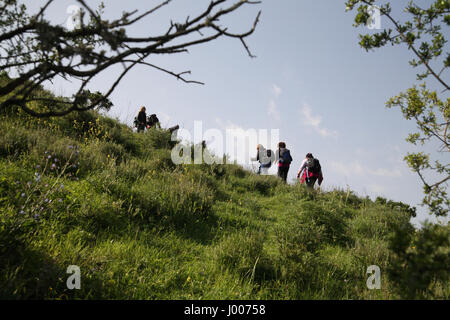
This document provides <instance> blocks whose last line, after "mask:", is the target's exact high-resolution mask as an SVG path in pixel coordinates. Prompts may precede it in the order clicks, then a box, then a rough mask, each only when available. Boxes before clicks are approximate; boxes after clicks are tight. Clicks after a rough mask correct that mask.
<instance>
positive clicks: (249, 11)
mask: <svg viewBox="0 0 450 320" xmlns="http://www.w3.org/2000/svg"><path fill="white" fill-rule="evenodd" d="M23 2H24V3H25V4H26V5H27V6H28V7H29V8H30V11H32V9H35V8H37V7H39V6H40V5H41V4H42V3H43V2H44V1H34V0H33V1H23ZM88 2H89V3H90V4H91V3H92V4H95V3H99V1H88ZM391 2H392V3H393V4H392V7H393V12H394V13H396V12H401V11H402V8H403V7H404V6H405V5H406V4H407V1H401V0H396V1H391ZM104 3H105V6H106V14H107V15H109V16H111V17H118V16H120V15H121V13H122V11H124V10H127V11H131V10H133V9H139V10H140V11H144V10H145V9H148V8H150V7H152V6H154V5H156V4H157V3H158V2H157V1H138V0H128V1H126V2H123V1H120V2H119V1H111V0H106V1H104ZM208 3H209V1H203V0H196V1H188V0H178V1H177V0H174V2H173V3H172V4H170V5H169V6H167V7H164V8H163V9H161V10H160V11H159V12H158V13H157V14H155V15H153V16H151V17H150V18H148V19H146V20H145V22H144V23H141V24H139V25H138V26H136V27H133V29H130V31H129V33H130V34H139V35H144V34H157V33H158V32H164V31H165V30H166V29H167V27H168V25H169V21H170V19H173V20H174V21H184V20H185V18H186V16H187V15H190V16H191V17H193V16H195V14H196V13H199V12H201V11H202V9H203V8H206V6H207V5H208ZM419 3H427V1H419ZM71 4H76V3H75V1H66V0H61V1H57V3H55V4H54V5H52V7H50V9H49V14H48V16H47V17H48V18H49V19H51V20H53V21H55V22H58V23H65V19H67V17H68V14H67V13H66V10H67V7H68V6H69V5H71ZM258 10H262V15H261V18H260V23H259V25H258V27H257V29H256V31H255V33H254V34H253V35H252V36H251V37H250V38H248V39H247V43H248V45H249V46H250V48H251V50H252V53H253V54H255V55H256V56H257V58H255V59H251V58H250V57H249V56H248V55H247V53H246V51H245V50H244V48H243V47H242V45H241V44H240V42H239V41H237V40H235V39H227V38H221V39H219V40H216V41H214V42H210V43H207V44H204V45H201V46H197V47H192V48H191V49H190V50H189V51H190V52H189V54H179V55H171V56H158V57H150V61H152V63H155V64H158V65H160V66H162V67H166V68H168V69H171V70H174V71H178V72H180V71H184V70H191V71H192V75H191V77H192V79H194V80H199V81H202V82H205V85H204V86H200V85H195V84H185V83H183V82H181V81H177V80H176V79H175V78H173V77H171V76H169V75H167V74H164V73H161V72H157V71H156V70H152V69H149V68H146V67H138V68H136V69H134V70H133V71H131V72H130V73H129V74H128V75H127V77H126V78H125V79H124V80H123V82H122V83H121V84H120V85H119V87H118V88H117V89H116V91H115V93H114V94H113V95H112V97H111V100H112V101H113V103H114V105H115V106H114V107H113V109H112V110H111V112H110V114H111V115H112V116H114V117H117V118H119V119H120V120H121V121H123V122H126V123H128V124H130V125H131V123H132V120H133V118H134V116H135V115H136V113H137V111H138V107H139V106H141V105H145V106H146V107H147V112H148V113H156V114H157V115H158V116H159V118H160V120H162V123H163V125H164V126H172V125H175V124H180V125H181V126H182V127H183V128H186V129H187V130H190V131H191V132H193V127H194V121H195V120H200V121H202V122H203V128H204V130H206V129H208V128H218V129H221V130H225V129H226V128H232V127H233V128H243V129H250V128H256V129H279V130H280V131H279V132H280V139H281V140H282V141H285V142H286V143H287V147H288V148H289V149H290V150H291V153H292V157H293V158H294V162H293V164H292V167H291V169H290V172H289V180H292V179H294V178H295V176H296V174H297V170H298V167H299V166H300V163H301V161H302V160H303V158H304V156H305V154H306V153H307V152H312V153H313V155H315V156H316V157H317V158H318V159H319V160H320V162H321V164H322V167H323V173H324V178H325V179H324V184H323V186H324V187H325V188H334V187H338V188H342V189H347V187H349V188H350V189H352V190H354V191H355V192H356V193H358V194H359V195H362V196H366V195H368V196H370V197H371V198H372V199H373V198H375V197H376V196H384V197H387V198H389V199H393V200H396V201H403V202H405V203H408V204H411V205H415V206H416V205H418V204H419V203H420V202H421V199H422V186H421V183H420V181H419V178H418V177H417V176H416V175H415V174H414V173H412V172H410V170H409V169H408V168H407V166H406V165H405V163H404V162H403V160H402V159H403V157H404V155H405V154H406V153H407V152H411V151H415V150H416V149H415V148H414V147H413V146H411V145H410V144H408V143H407V142H405V137H406V136H407V134H408V133H410V132H412V131H413V130H414V124H413V123H411V122H408V121H406V120H404V119H403V117H402V115H401V113H400V111H399V110H389V109H386V108H385V102H386V101H387V100H388V98H389V97H391V96H394V95H396V94H398V93H399V92H401V91H404V90H406V89H407V88H409V87H410V86H412V84H414V83H416V82H415V74H416V73H417V70H414V69H412V68H411V67H410V66H409V64H408V60H410V58H411V57H412V55H411V54H412V53H411V52H409V51H408V50H407V49H406V47H404V46H403V47H391V46H387V47H385V48H382V49H380V50H377V51H375V52H369V53H367V52H365V51H364V50H363V49H362V48H360V47H359V45H358V34H359V33H366V32H371V31H370V30H368V29H366V28H363V27H361V28H354V27H353V26H352V24H353V17H354V15H355V13H354V12H345V1H344V0H342V1H336V0H316V1H306V0H282V1H275V0H264V1H263V2H262V4H260V5H257V6H247V7H245V8H243V10H241V11H238V12H236V13H234V14H233V15H232V16H229V17H227V18H226V19H224V21H223V24H226V25H228V26H229V27H230V31H244V30H246V29H247V28H249V27H250V26H251V24H252V23H253V19H254V17H255V15H256V13H257V11H258ZM381 27H382V28H384V27H389V24H388V22H387V21H386V20H384V19H382V21H381ZM117 71H118V69H114V70H111V71H109V72H107V73H105V74H104V75H103V76H102V77H99V79H98V81H96V82H95V83H94V86H93V87H92V89H100V90H101V89H103V90H104V89H106V83H107V81H108V80H109V79H111V76H114V74H115V73H117ZM53 90H54V91H55V92H56V93H60V94H70V93H72V90H73V88H71V86H70V84H68V83H55V85H54V86H53ZM273 170H275V169H273ZM272 172H274V171H272ZM418 211H419V213H420V214H419V217H418V219H415V223H417V222H418V221H423V220H424V219H425V218H429V216H428V215H427V214H426V213H425V210H424V209H421V208H420V207H418Z"/></svg>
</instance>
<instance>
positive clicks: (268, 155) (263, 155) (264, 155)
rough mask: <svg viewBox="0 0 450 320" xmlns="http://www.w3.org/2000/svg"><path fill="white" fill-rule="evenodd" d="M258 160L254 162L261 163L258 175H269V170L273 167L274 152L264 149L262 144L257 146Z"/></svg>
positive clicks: (255, 159)
mask: <svg viewBox="0 0 450 320" xmlns="http://www.w3.org/2000/svg"><path fill="white" fill-rule="evenodd" d="M256 152H257V153H256V158H252V159H251V160H252V161H259V168H258V172H257V174H267V172H268V170H269V168H270V167H271V166H272V162H273V157H274V155H273V154H272V150H270V149H266V148H264V146H263V145H262V144H258V145H257V146H256Z"/></svg>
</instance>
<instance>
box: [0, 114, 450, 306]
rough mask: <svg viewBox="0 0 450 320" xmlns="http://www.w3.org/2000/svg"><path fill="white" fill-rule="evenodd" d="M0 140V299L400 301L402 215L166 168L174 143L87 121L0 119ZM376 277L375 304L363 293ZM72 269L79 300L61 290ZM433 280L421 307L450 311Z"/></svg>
mask: <svg viewBox="0 0 450 320" xmlns="http://www.w3.org/2000/svg"><path fill="white" fill-rule="evenodd" d="M0 130H1V132H2V134H1V135H0V210H1V211H0V222H1V223H0V283H1V286H0V298H6V299H28V298H34V299H36V298H39V299H96V298H97V299H396V298H401V297H402V294H401V292H399V290H398V283H397V282H395V281H394V280H391V279H395V278H393V277H388V276H387V271H386V270H388V269H389V268H390V266H391V265H395V263H398V264H399V265H401V261H403V260H398V259H401V258H402V259H403V258H404V257H400V258H398V259H397V260H395V259H394V258H395V257H396V256H395V255H394V254H393V251H392V250H394V249H393V247H392V245H393V243H392V239H394V238H395V235H396V234H398V230H402V229H403V230H407V232H408V235H412V234H414V232H415V231H414V230H413V229H412V230H410V228H411V225H410V223H409V220H410V217H411V214H412V211H411V208H409V207H407V206H406V205H401V204H396V203H393V202H389V201H382V200H380V199H379V200H377V201H372V200H370V199H368V198H360V197H358V196H356V195H354V194H353V193H352V192H351V191H349V190H347V191H343V190H330V191H326V192H317V191H312V190H309V189H307V188H304V187H303V186H300V185H295V186H289V185H286V184H284V183H282V182H281V181H280V180H279V179H278V178H276V177H272V176H257V175H255V174H252V173H250V172H248V171H246V170H244V169H243V168H241V167H239V166H237V165H230V164H227V165H217V164H214V165H206V164H202V165H174V164H173V163H172V161H171V158H170V150H171V148H172V147H173V146H174V143H176V142H174V141H171V140H170V133H169V132H167V131H165V130H150V131H149V132H147V133H144V134H137V133H134V132H132V130H131V129H130V128H128V127H126V126H125V125H123V124H120V123H118V122H117V121H116V120H113V119H109V118H107V117H104V116H101V115H99V114H97V113H96V112H85V113H74V114H71V115H69V116H66V117H63V118H56V119H46V120H38V119H33V118H29V117H27V116H24V115H23V114H18V115H17V114H16V115H14V114H10V115H2V118H1V119H0ZM408 230H409V231H408ZM445 230H447V231H445ZM445 232H447V234H448V228H447V229H444V231H442V232H441V233H442V234H443V235H445ZM398 237H399V236H398V235H397V238H398ZM411 239H412V238H411ZM442 239H443V238H442V237H441V238H439V239H438V240H439V241H440V242H439V243H441V244H442V243H444V242H443V240H442ZM411 241H412V240H411ZM417 241H419V242H418V243H421V242H420V238H418V240H417ZM422 247H423V246H422ZM422 247H421V248H422ZM423 250H425V249H423ZM424 252H425V251H424ZM421 254H422V255H424V253H421ZM393 257H394V258H393ZM408 257H409V258H408V259H410V260H411V259H412V260H411V261H415V262H417V261H418V260H417V259H416V260H414V259H413V258H411V257H412V256H411V257H410V256H408ZM437 257H440V258H441V257H442V256H441V255H437ZM393 259H394V260H393ZM405 259H406V258H405ZM408 261H409V260H408ZM374 264H375V265H378V266H380V268H381V269H382V288H381V290H369V289H368V288H367V286H366V280H367V277H368V276H367V274H366V273H365V272H366V269H367V267H368V266H369V265H374ZM69 265H78V266H79V267H80V269H81V281H82V282H81V283H82V284H81V289H80V290H69V289H68V288H67V286H66V279H67V277H68V274H66V269H67V267H68V266H69ZM408 270H409V269H408ZM385 271H386V272H385ZM391 271H392V272H390V274H395V272H394V271H393V270H391ZM413 271H414V270H412V269H411V270H410V272H411V274H412V273H413ZM433 279H434V278H433ZM434 280H435V281H434ZM434 280H433V281H434V282H433V281H431V280H430V282H427V283H429V284H430V286H429V288H428V289H429V292H432V295H428V296H427V297H429V296H432V297H437V298H446V297H447V298H448V290H447V291H446V290H444V289H443V288H445V283H444V281H445V277H440V278H436V279H434ZM427 281H428V280H427Z"/></svg>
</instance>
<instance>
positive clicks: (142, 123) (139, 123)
mask: <svg viewBox="0 0 450 320" xmlns="http://www.w3.org/2000/svg"><path fill="white" fill-rule="evenodd" d="M134 124H135V125H136V127H137V131H138V132H141V131H144V130H145V128H146V127H147V114H146V113H145V107H144V106H142V107H141V110H140V111H139V113H138V115H137V117H136V118H134Z"/></svg>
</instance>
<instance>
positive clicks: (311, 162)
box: [306, 158, 322, 173]
mask: <svg viewBox="0 0 450 320" xmlns="http://www.w3.org/2000/svg"><path fill="white" fill-rule="evenodd" d="M306 168H308V171H309V172H312V173H319V172H320V170H321V169H322V168H321V167H320V162H319V160H318V159H316V158H309V159H308V160H306Z"/></svg>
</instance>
